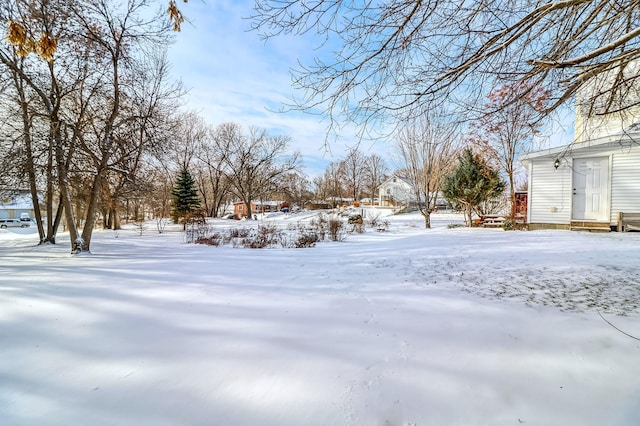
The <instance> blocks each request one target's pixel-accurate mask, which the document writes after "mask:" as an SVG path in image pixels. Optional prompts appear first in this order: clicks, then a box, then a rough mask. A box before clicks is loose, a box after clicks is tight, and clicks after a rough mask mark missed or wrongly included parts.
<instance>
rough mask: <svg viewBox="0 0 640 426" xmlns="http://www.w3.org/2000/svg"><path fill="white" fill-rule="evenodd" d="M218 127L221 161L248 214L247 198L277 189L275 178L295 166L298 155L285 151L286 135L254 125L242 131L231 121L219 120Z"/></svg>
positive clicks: (248, 199)
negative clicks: (245, 132)
mask: <svg viewBox="0 0 640 426" xmlns="http://www.w3.org/2000/svg"><path fill="white" fill-rule="evenodd" d="M219 130H220V132H219V133H218V135H219V137H218V138H216V142H217V143H218V144H219V148H218V149H219V150H220V151H221V152H224V153H225V155H224V160H223V163H224V167H225V170H226V174H227V176H228V178H229V184H230V189H231V191H232V192H233V194H234V195H235V196H236V197H238V198H239V199H240V200H241V201H242V202H243V203H244V204H245V205H246V206H247V216H248V217H250V218H251V217H252V215H253V212H252V209H251V202H252V201H254V200H255V199H256V198H255V197H259V196H264V195H266V194H267V193H269V192H273V191H275V190H277V185H276V184H277V182H278V180H279V179H280V178H281V177H282V176H284V175H286V174H287V173H290V172H293V171H295V170H297V169H298V168H299V166H300V155H299V154H298V153H295V152H294V153H293V154H288V153H287V148H288V146H289V138H288V137H286V136H271V135H269V134H268V133H267V131H266V130H262V129H257V128H254V127H252V128H250V129H249V131H248V133H247V134H244V133H243V131H242V128H241V127H240V126H239V125H237V124H234V123H226V124H222V125H221V126H220V127H219Z"/></svg>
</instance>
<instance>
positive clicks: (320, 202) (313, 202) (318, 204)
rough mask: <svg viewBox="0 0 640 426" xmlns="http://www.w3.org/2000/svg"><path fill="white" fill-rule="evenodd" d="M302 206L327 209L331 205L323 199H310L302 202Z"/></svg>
mask: <svg viewBox="0 0 640 426" xmlns="http://www.w3.org/2000/svg"><path fill="white" fill-rule="evenodd" d="M304 208H305V209H307V210H328V209H330V208H331V205H330V204H329V202H327V201H325V200H310V201H307V202H306V203H304Z"/></svg>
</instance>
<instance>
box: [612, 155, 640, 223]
mask: <svg viewBox="0 0 640 426" xmlns="http://www.w3.org/2000/svg"><path fill="white" fill-rule="evenodd" d="M612 157H613V158H612V163H611V168H612V173H611V223H617V221H618V212H633V213H636V212H640V147H635V148H632V149H629V148H618V149H615V150H613V155H612Z"/></svg>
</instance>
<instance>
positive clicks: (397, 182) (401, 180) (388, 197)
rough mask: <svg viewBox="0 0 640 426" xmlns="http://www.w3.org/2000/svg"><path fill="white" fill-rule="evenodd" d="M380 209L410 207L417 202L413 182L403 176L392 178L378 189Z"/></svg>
mask: <svg viewBox="0 0 640 426" xmlns="http://www.w3.org/2000/svg"><path fill="white" fill-rule="evenodd" d="M378 199H379V200H380V207H395V206H401V205H408V204H410V203H412V202H415V201H416V197H415V195H414V193H413V185H412V184H411V181H410V180H409V179H407V178H405V177H401V176H396V175H394V176H391V177H390V178H389V179H387V180H385V181H384V182H382V183H381V184H380V186H379V187H378Z"/></svg>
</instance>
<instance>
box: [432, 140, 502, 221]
mask: <svg viewBox="0 0 640 426" xmlns="http://www.w3.org/2000/svg"><path fill="white" fill-rule="evenodd" d="M504 189H505V183H504V181H503V180H502V179H501V178H500V173H499V172H498V171H497V170H495V169H494V168H492V167H491V166H490V165H489V164H488V163H487V162H486V161H485V160H484V159H483V158H482V157H481V156H480V155H478V154H474V153H473V151H472V150H471V148H466V149H465V150H464V151H463V152H462V154H461V155H460V156H459V157H458V167H457V168H456V169H455V170H454V171H453V172H451V173H450V174H448V175H447V176H445V178H444V183H443V186H442V193H443V194H444V196H445V198H446V199H447V200H449V201H450V202H451V203H452V204H454V205H456V204H457V205H459V206H460V207H462V208H463V209H464V214H465V221H466V222H467V223H468V224H469V225H471V215H472V213H473V210H474V209H475V208H476V207H478V206H479V205H480V204H481V203H483V202H484V201H486V200H488V199H490V198H492V197H497V196H499V195H500V194H501V193H502V192H503V191H504Z"/></svg>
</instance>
